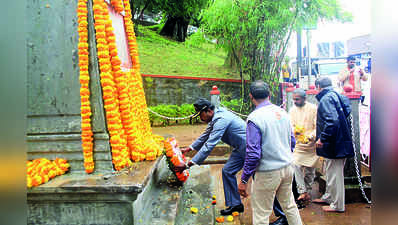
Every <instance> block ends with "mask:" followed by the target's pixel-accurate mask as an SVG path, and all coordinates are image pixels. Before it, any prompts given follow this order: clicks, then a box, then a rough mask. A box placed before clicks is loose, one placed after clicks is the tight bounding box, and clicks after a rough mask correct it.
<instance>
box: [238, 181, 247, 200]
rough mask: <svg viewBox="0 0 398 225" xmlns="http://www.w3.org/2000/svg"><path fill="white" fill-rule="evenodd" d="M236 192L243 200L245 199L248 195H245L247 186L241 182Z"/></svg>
mask: <svg viewBox="0 0 398 225" xmlns="http://www.w3.org/2000/svg"><path fill="white" fill-rule="evenodd" d="M238 192H239V194H240V195H241V196H242V197H243V198H247V197H248V196H249V194H248V193H247V184H244V183H243V182H242V181H241V182H240V184H239V185H238Z"/></svg>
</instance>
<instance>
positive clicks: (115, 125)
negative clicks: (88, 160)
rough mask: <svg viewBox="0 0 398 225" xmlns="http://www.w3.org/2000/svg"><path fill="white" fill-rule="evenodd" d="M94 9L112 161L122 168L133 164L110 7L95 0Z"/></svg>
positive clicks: (118, 167)
mask: <svg viewBox="0 0 398 225" xmlns="http://www.w3.org/2000/svg"><path fill="white" fill-rule="evenodd" d="M93 11H94V21H95V22H94V28H95V31H96V33H95V38H96V40H97V51H98V54H97V55H98V58H99V60H98V61H99V67H100V78H101V86H102V90H103V92H104V95H103V99H104V108H105V112H106V119H107V123H108V131H109V134H110V144H111V148H112V162H113V164H114V166H115V169H116V170H121V169H122V168H124V167H126V166H129V165H131V161H130V159H129V158H130V156H129V150H128V147H127V138H126V135H125V133H124V129H123V125H122V118H121V114H120V107H119V100H118V97H117V96H118V90H117V85H116V84H115V77H114V70H111V68H112V63H111V57H110V53H109V49H110V48H109V42H108V36H109V35H111V32H109V28H108V31H107V30H106V26H109V25H110V26H111V24H112V22H111V21H110V19H109V13H108V7H107V5H106V3H105V2H104V1H103V0H94V2H93ZM112 34H113V32H112Z"/></svg>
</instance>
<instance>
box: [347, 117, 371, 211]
mask: <svg viewBox="0 0 398 225" xmlns="http://www.w3.org/2000/svg"><path fill="white" fill-rule="evenodd" d="M350 122H351V135H352V140H353V142H352V145H353V147H354V164H355V171H356V173H357V178H358V183H359V188H360V189H361V192H362V196H363V197H364V198H365V200H366V202H367V203H369V204H371V203H372V202H371V201H370V200H369V199H368V197H367V196H366V193H365V190H364V188H363V184H362V179H361V175H360V174H359V166H358V159H357V151H356V147H355V143H354V140H355V135H354V134H355V133H354V123H353V119H352V114H350Z"/></svg>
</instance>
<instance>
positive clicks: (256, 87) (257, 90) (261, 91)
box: [250, 80, 269, 100]
mask: <svg viewBox="0 0 398 225" xmlns="http://www.w3.org/2000/svg"><path fill="white" fill-rule="evenodd" d="M250 94H251V95H252V96H253V98H254V99H256V100H259V99H266V98H268V96H269V86H268V84H267V83H265V82H264V81H262V80H257V81H254V82H253V83H252V84H251V85H250Z"/></svg>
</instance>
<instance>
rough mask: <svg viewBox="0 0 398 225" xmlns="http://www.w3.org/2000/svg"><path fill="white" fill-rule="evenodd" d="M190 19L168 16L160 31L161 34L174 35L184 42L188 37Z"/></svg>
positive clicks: (174, 37) (173, 36) (175, 38)
mask: <svg viewBox="0 0 398 225" xmlns="http://www.w3.org/2000/svg"><path fill="white" fill-rule="evenodd" d="M189 21H190V20H189V19H188V20H187V19H184V18H183V17H168V18H167V21H166V23H165V25H164V26H163V28H162V30H161V31H160V34H161V35H164V36H168V37H172V38H173V39H174V40H177V41H180V42H184V41H185V38H186V37H187V30H188V24H189Z"/></svg>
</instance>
